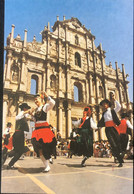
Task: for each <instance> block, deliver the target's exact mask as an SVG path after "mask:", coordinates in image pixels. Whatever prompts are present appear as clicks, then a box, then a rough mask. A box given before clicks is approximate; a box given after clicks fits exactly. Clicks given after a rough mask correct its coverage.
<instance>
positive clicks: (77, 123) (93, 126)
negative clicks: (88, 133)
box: [72, 117, 97, 129]
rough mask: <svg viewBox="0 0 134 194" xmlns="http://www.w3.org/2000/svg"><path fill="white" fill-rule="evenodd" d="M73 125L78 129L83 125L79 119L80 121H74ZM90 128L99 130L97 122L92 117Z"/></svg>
mask: <svg viewBox="0 0 134 194" xmlns="http://www.w3.org/2000/svg"><path fill="white" fill-rule="evenodd" d="M88 118H89V117H86V120H87V119H88ZM72 125H73V126H74V127H76V128H78V127H79V126H80V125H81V119H79V120H78V121H72ZM90 126H91V128H92V129H97V125H96V123H95V121H94V120H93V118H92V117H91V118H90Z"/></svg>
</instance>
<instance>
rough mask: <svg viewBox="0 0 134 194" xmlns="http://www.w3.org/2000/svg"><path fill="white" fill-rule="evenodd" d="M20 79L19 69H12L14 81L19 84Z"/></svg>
mask: <svg viewBox="0 0 134 194" xmlns="http://www.w3.org/2000/svg"><path fill="white" fill-rule="evenodd" d="M18 78H19V71H18V68H17V67H15V66H14V68H13V69H12V81H14V82H17V81H18Z"/></svg>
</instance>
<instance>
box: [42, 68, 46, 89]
mask: <svg viewBox="0 0 134 194" xmlns="http://www.w3.org/2000/svg"><path fill="white" fill-rule="evenodd" d="M45 80H46V72H45V71H43V76H42V90H43V91H46V81H45Z"/></svg>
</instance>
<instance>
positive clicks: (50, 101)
mask: <svg viewBox="0 0 134 194" xmlns="http://www.w3.org/2000/svg"><path fill="white" fill-rule="evenodd" d="M54 105H55V101H54V100H53V99H52V98H51V97H50V96H48V103H46V104H45V105H41V106H39V107H38V108H37V111H41V109H42V107H43V111H44V112H45V113H47V112H48V111H49V110H51V109H53V107H54ZM34 120H35V119H34ZM42 122H45V121H37V122H36V123H42Z"/></svg>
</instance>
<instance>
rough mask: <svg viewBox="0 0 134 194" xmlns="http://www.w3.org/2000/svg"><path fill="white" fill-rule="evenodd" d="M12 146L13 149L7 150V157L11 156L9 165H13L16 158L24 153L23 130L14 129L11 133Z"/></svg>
mask: <svg viewBox="0 0 134 194" xmlns="http://www.w3.org/2000/svg"><path fill="white" fill-rule="evenodd" d="M13 147H14V150H13V151H11V153H10V152H9V157H13V158H12V159H11V161H10V162H9V164H8V165H9V166H13V165H14V164H15V162H17V160H19V158H20V157H21V155H22V154H23V153H24V132H23V131H16V132H15V133H14V134H13Z"/></svg>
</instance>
